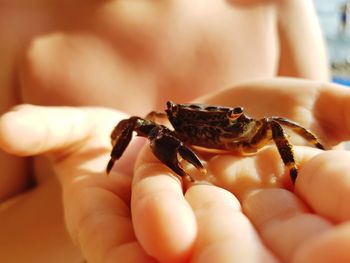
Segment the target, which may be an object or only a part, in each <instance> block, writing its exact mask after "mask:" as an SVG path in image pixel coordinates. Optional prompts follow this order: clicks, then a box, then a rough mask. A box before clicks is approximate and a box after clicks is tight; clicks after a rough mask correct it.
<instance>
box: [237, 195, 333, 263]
mask: <svg viewBox="0 0 350 263" xmlns="http://www.w3.org/2000/svg"><path fill="white" fill-rule="evenodd" d="M243 210H244V212H245V214H246V215H247V216H248V217H249V218H250V220H251V221H252V223H253V224H254V226H255V227H256V229H257V231H258V232H259V234H260V235H261V237H262V239H263V240H264V242H265V243H266V245H267V246H268V247H269V248H270V249H271V250H272V251H273V252H274V254H275V255H277V256H278V257H279V258H280V259H281V260H282V261H283V262H290V260H291V259H292V258H293V257H294V256H295V254H296V253H298V251H299V250H300V249H302V248H303V246H304V245H305V244H307V243H308V242H309V241H310V240H313V239H314V238H316V237H318V236H319V235H321V234H322V233H325V232H326V231H327V230H329V229H330V228H331V226H332V225H331V223H329V222H328V221H327V220H325V219H324V218H322V217H320V216H317V215H314V214H312V213H311V212H310V211H309V210H308V208H307V207H306V206H305V205H304V204H303V203H302V201H301V200H299V199H298V198H297V197H296V196H295V195H294V194H293V193H292V192H289V191H287V190H284V189H262V190H257V191H252V192H250V194H248V195H247V196H246V198H245V199H244V200H243Z"/></svg>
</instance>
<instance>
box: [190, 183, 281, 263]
mask: <svg viewBox="0 0 350 263" xmlns="http://www.w3.org/2000/svg"><path fill="white" fill-rule="evenodd" d="M186 199H187V200H188V202H189V203H190V205H191V206H192V209H193V211H194V213H195V215H196V219H197V224H198V236H197V242H196V246H195V248H194V252H193V258H192V260H191V262H276V259H275V258H274V256H273V255H272V254H271V253H270V252H269V251H268V250H267V248H266V247H265V246H264V245H263V244H262V242H261V240H260V238H259V236H258V235H257V233H256V231H255V229H254V227H253V226H252V225H251V223H250V222H249V220H248V218H247V217H246V216H244V215H243V213H242V212H241V209H240V204H239V202H238V200H237V199H236V198H235V197H234V196H233V195H232V194H231V193H230V192H228V191H226V190H224V189H221V188H218V187H215V186H211V185H194V186H192V187H191V188H189V190H188V191H187V192H186Z"/></svg>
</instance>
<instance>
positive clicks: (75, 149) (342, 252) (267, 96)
mask: <svg viewBox="0 0 350 263" xmlns="http://www.w3.org/2000/svg"><path fill="white" fill-rule="evenodd" d="M349 101H350V92H349V91H348V90H346V89H345V88H341V87H337V86H332V85H322V84H320V83H316V82H311V81H302V80H291V79H279V80H271V81H265V82H259V83H258V82H256V83H251V84H249V85H242V86H237V87H235V88H232V89H228V90H225V91H221V92H219V93H217V94H214V95H210V96H207V97H205V98H202V99H199V100H198V102H206V103H211V104H222V105H227V106H237V105H240V106H244V107H245V112H246V113H247V114H249V115H251V116H254V117H256V118H260V117H265V116H271V115H278V116H282V117H287V118H290V119H292V120H295V121H297V122H299V123H301V124H302V125H304V126H305V127H306V128H310V129H311V130H313V131H314V132H315V133H316V134H318V135H319V136H320V138H321V140H322V142H323V143H325V145H326V146H328V147H331V146H333V145H335V144H338V143H339V142H341V141H343V140H347V139H349V128H348V127H349V124H350V121H347V115H349V113H350V109H349V106H347V105H349ZM124 117H125V116H124V115H122V114H121V113H119V112H117V111H112V110H107V109H101V108H62V107H60V108H50V107H35V106H22V107H20V108H17V109H16V110H15V111H11V112H9V113H7V114H5V115H4V116H2V118H1V122H0V132H1V133H0V135H1V136H0V138H1V139H0V146H1V148H3V149H4V150H7V151H9V152H12V153H14V154H18V155H25V156H28V155H37V154H42V153H45V154H47V156H49V158H50V159H51V161H52V163H53V165H54V168H55V170H56V173H57V175H58V177H59V179H60V181H61V183H62V188H63V200H64V207H65V214H66V223H67V227H68V229H69V231H70V233H71V235H72V237H73V239H74V240H75V241H76V242H77V243H78V244H79V246H80V247H81V250H82V252H83V254H84V256H85V257H86V259H87V260H88V261H89V262H116V261H118V262H124V261H125V262H148V261H149V262H153V261H161V262H184V261H188V262H236V261H237V262H278V261H283V262H330V261H331V260H332V261H334V260H337V259H338V261H337V262H345V261H346V260H349V259H350V254H349V253H348V251H350V250H349V248H348V247H347V246H349V245H348V244H349V242H348V241H349V239H350V234H347V233H350V228H349V224H348V223H347V222H348V220H349V218H350V209H348V207H347V205H346V204H347V203H348V201H349V200H348V199H349V197H348V196H350V189H349V185H350V184H349V183H347V182H349V179H348V177H347V171H348V170H349V164H348V163H349V160H350V154H349V153H348V152H345V151H327V152H323V151H320V150H317V149H314V148H311V147H305V146H298V147H295V153H296V158H297V163H298V166H299V170H300V173H299V177H298V179H297V181H296V185H295V189H294V192H293V191H289V190H286V189H285V186H286V185H287V186H288V187H292V186H291V185H288V183H286V182H288V179H289V178H288V174H284V169H283V164H282V162H281V160H280V157H279V155H278V152H277V150H276V148H275V147H274V146H273V145H272V146H268V147H265V148H263V149H262V150H261V151H259V153H257V154H255V155H252V156H249V157H242V156H235V155H231V154H223V155H211V154H206V153H202V152H199V155H200V156H201V157H202V158H203V160H204V161H205V162H206V163H205V165H206V166H207V168H208V171H209V173H208V175H207V177H205V178H200V175H198V176H196V178H198V179H203V180H199V182H198V183H196V184H193V185H191V186H189V187H188V189H187V191H186V192H185V193H184V192H183V187H182V183H181V180H180V179H179V178H178V177H177V176H176V175H174V174H173V173H172V172H171V171H170V170H169V169H168V168H167V167H165V166H164V165H163V164H161V163H160V162H159V161H158V160H157V159H155V158H154V156H153V155H152V154H151V153H150V151H149V149H148V147H144V148H143V150H142V152H141V153H140V154H138V159H137V161H136V166H135V169H134V171H133V163H134V159H135V158H136V155H137V153H139V149H140V145H141V143H140V142H138V141H134V142H133V145H131V146H130V147H129V149H128V151H127V152H126V154H125V156H123V158H122V159H121V160H120V161H119V162H118V163H117V164H116V167H115V168H114V169H113V170H112V172H111V175H110V176H109V177H107V176H105V165H106V163H107V161H108V158H109V152H110V142H109V133H110V131H111V130H112V128H113V126H114V125H115V124H116V123H117V122H118V121H119V120H120V119H122V118H124ZM23 130H25V131H26V136H25V137H23V136H21V135H22V131H23ZM335 162H336V163H337V165H334V163H335ZM190 169H191V168H190ZM192 171H193V173H194V174H195V173H196V171H195V170H194V169H193V170H192ZM132 174H133V176H132ZM215 185H217V186H220V187H217V186H215ZM225 189H227V190H225ZM336 257H339V258H336Z"/></svg>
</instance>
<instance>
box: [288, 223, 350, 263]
mask: <svg viewBox="0 0 350 263" xmlns="http://www.w3.org/2000/svg"><path fill="white" fill-rule="evenodd" d="M292 262H295V263H308V262H319V263H328V262H350V224H349V223H348V222H347V223H344V224H341V225H339V226H336V227H334V228H333V229H332V230H331V231H326V232H324V233H322V234H320V235H318V236H317V238H313V239H312V240H310V242H308V243H306V244H305V245H304V246H303V247H302V248H301V249H300V250H299V251H298V252H297V253H296V255H295V257H294V258H293V261H292Z"/></svg>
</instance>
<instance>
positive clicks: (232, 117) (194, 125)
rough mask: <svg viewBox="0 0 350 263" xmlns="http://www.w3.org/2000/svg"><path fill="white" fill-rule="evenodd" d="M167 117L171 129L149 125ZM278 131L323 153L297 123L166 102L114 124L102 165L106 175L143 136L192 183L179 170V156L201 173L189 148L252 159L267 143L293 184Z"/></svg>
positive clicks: (293, 169) (293, 170) (291, 160)
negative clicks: (109, 148) (162, 107)
mask: <svg viewBox="0 0 350 263" xmlns="http://www.w3.org/2000/svg"><path fill="white" fill-rule="evenodd" d="M155 115H157V117H159V116H160V117H164V118H167V119H168V120H169V121H170V123H171V124H172V126H173V127H174V130H170V129H169V128H167V127H166V126H164V125H161V124H158V123H157V122H155V121H154V120H153V119H154V116H155ZM283 126H285V127H288V128H290V129H291V130H293V131H294V132H295V133H297V134H298V135H300V136H301V137H303V138H304V139H305V140H306V141H308V142H310V143H311V144H312V145H314V146H315V147H317V148H319V149H324V147H323V145H322V144H321V143H320V142H319V140H318V138H317V137H316V135H314V134H313V133H312V132H311V131H309V130H308V129H306V128H304V127H303V126H301V125H300V124H298V123H296V122H294V121H292V120H289V119H286V118H281V117H275V116H272V117H265V118H262V119H260V120H256V119H254V118H251V117H248V116H247V115H246V114H244V112H243V108H242V107H235V108H231V107H223V106H213V105H203V104H176V103H173V102H170V101H168V102H167V109H166V110H165V112H164V113H158V112H151V113H150V114H148V115H147V117H146V118H141V117H137V116H133V117H130V118H128V119H124V120H122V121H120V122H119V123H118V124H117V126H116V127H115V128H114V130H113V132H112V134H111V139H112V146H113V149H112V152H111V159H110V161H109V163H108V165H107V173H109V172H110V170H111V169H112V167H113V165H114V163H115V161H116V160H118V159H119V158H120V157H121V156H122V155H123V153H124V151H125V149H126V148H127V146H128V144H129V142H130V141H131V138H132V134H133V133H134V132H136V134H137V135H138V136H142V137H146V138H148V139H149V141H150V147H151V149H152V152H153V154H154V155H155V156H156V157H157V158H158V159H159V160H160V161H161V162H162V163H164V164H165V165H166V166H168V167H169V168H170V169H171V170H173V171H174V172H175V173H176V174H178V175H179V176H182V177H184V176H185V177H187V178H189V179H190V180H191V181H194V180H193V178H192V177H191V175H190V174H188V173H187V172H186V171H185V170H184V169H183V167H182V165H181V163H180V160H179V157H182V158H183V159H184V160H186V161H188V162H189V163H191V164H192V165H194V166H195V167H196V168H197V169H199V170H201V171H202V172H204V173H205V172H206V169H205V167H204V166H203V164H202V162H201V160H200V159H199V157H198V156H197V155H196V153H195V152H194V151H193V150H192V149H191V148H190V146H200V147H204V148H208V149H217V150H225V151H232V152H238V153H239V154H243V155H246V154H252V153H255V152H257V151H258V150H259V149H260V148H262V147H263V146H265V145H266V144H268V143H270V142H271V141H273V142H274V143H275V145H276V147H277V149H278V152H279V154H280V156H281V158H282V161H283V163H284V165H285V166H286V168H287V169H288V171H289V174H290V178H291V181H292V182H293V183H295V180H296V178H297V176H298V170H297V166H296V163H295V156H294V152H293V146H292V144H291V143H290V141H289V139H288V136H287V134H286V133H285V131H284V129H283Z"/></svg>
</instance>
